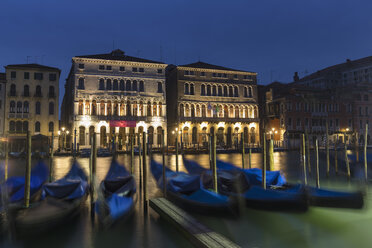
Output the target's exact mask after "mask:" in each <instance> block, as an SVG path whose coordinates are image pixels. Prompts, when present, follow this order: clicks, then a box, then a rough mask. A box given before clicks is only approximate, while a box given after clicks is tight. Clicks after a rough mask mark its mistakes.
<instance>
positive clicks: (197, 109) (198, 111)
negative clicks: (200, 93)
mask: <svg viewBox="0 0 372 248" xmlns="http://www.w3.org/2000/svg"><path fill="white" fill-rule="evenodd" d="M195 115H196V116H197V117H200V106H199V105H196V113H195Z"/></svg>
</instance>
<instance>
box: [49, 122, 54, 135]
mask: <svg viewBox="0 0 372 248" xmlns="http://www.w3.org/2000/svg"><path fill="white" fill-rule="evenodd" d="M48 130H49V132H54V122H53V121H51V122H49V124H48Z"/></svg>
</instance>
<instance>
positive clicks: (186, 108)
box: [185, 104, 190, 117]
mask: <svg viewBox="0 0 372 248" xmlns="http://www.w3.org/2000/svg"><path fill="white" fill-rule="evenodd" d="M185 116H186V117H190V108H189V105H188V104H186V105H185Z"/></svg>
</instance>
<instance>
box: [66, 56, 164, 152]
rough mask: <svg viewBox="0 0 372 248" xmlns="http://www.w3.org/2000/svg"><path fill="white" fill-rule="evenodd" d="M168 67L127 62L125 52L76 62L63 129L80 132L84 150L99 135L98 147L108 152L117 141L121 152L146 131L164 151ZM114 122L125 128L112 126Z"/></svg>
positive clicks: (133, 60) (135, 60)
mask: <svg viewBox="0 0 372 248" xmlns="http://www.w3.org/2000/svg"><path fill="white" fill-rule="evenodd" d="M166 66H167V65H166V64H164V63H161V62H156V61H151V60H147V59H142V58H136V57H132V56H127V55H126V54H124V52H123V51H121V50H114V51H112V52H111V53H108V54H96V55H86V56H76V57H73V58H72V66H71V70H70V73H69V76H68V78H67V80H66V85H65V96H64V98H63V102H62V108H61V109H62V113H61V119H62V125H63V126H65V127H66V128H67V129H69V130H70V133H73V132H74V130H76V131H77V143H78V144H79V146H80V147H85V146H90V141H91V139H90V137H92V135H93V133H94V132H96V133H97V146H99V147H108V144H110V143H111V142H112V137H116V144H118V149H124V147H125V144H127V143H128V141H129V138H128V134H133V133H138V132H141V133H142V132H143V131H145V132H148V133H149V139H148V142H149V143H150V144H153V145H159V144H160V141H161V140H160V137H159V136H158V134H161V130H162V129H164V130H165V129H166V93H165V68H166ZM113 121H115V123H119V124H120V126H115V125H112V123H113ZM110 123H111V124H110ZM128 123H129V125H128ZM113 132H114V133H115V136H113V135H112V134H113ZM165 133H166V132H165ZM71 138H72V136H71ZM70 141H71V142H72V139H71V140H70ZM137 142H138V141H137V139H136V140H135V143H137Z"/></svg>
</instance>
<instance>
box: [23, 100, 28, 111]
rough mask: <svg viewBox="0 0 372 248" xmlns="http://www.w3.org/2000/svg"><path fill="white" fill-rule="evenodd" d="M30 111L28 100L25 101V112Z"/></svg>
mask: <svg viewBox="0 0 372 248" xmlns="http://www.w3.org/2000/svg"><path fill="white" fill-rule="evenodd" d="M28 112H29V105H28V101H24V102H23V113H28Z"/></svg>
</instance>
